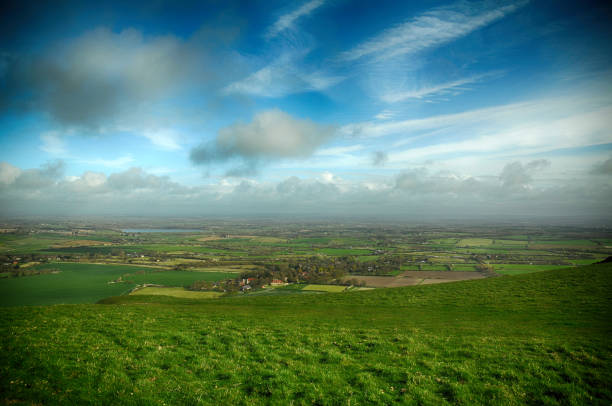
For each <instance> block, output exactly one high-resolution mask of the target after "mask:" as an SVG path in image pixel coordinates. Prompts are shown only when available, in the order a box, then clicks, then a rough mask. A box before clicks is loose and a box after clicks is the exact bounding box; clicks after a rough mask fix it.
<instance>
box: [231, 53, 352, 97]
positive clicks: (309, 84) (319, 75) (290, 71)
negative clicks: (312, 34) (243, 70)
mask: <svg viewBox="0 0 612 406" xmlns="http://www.w3.org/2000/svg"><path fill="white" fill-rule="evenodd" d="M343 79H344V78H343V77H341V76H333V75H327V74H326V73H324V72H322V71H315V72H305V71H303V70H302V69H300V68H298V67H297V65H295V64H294V63H292V62H291V61H288V60H286V58H284V62H275V63H273V64H270V65H267V66H265V67H263V68H261V69H259V70H258V71H256V72H254V73H252V74H250V75H249V76H247V77H246V78H244V79H242V80H239V81H236V82H233V83H230V84H229V85H227V86H226V87H225V88H224V89H223V93H224V94H245V95H251V96H260V97H271V98H272V97H283V96H286V95H288V94H294V93H301V92H308V91H322V90H325V89H327V88H329V87H331V86H333V85H335V84H337V83H339V82H340V81H342V80H343Z"/></svg>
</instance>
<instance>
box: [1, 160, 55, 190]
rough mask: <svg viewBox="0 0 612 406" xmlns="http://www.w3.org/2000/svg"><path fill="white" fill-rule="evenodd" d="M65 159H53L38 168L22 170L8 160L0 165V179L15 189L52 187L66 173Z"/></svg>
mask: <svg viewBox="0 0 612 406" xmlns="http://www.w3.org/2000/svg"><path fill="white" fill-rule="evenodd" d="M64 169H65V164H64V162H63V161H59V160H58V161H51V162H47V163H46V164H44V165H42V166H41V167H40V168H37V169H26V170H23V171H22V170H20V169H18V168H16V167H14V166H12V165H10V164H7V163H6V162H3V163H2V165H1V166H0V179H1V181H2V183H3V184H4V185H5V186H8V185H10V186H11V187H13V188H15V189H24V190H40V189H45V188H47V187H52V186H53V185H54V183H55V182H57V181H58V180H59V179H61V177H62V176H63V174H64Z"/></svg>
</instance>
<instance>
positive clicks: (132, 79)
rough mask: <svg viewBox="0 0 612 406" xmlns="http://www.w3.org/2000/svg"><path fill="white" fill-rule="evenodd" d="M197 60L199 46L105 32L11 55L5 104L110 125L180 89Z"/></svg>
mask: <svg viewBox="0 0 612 406" xmlns="http://www.w3.org/2000/svg"><path fill="white" fill-rule="evenodd" d="M197 58H198V53H197V52H196V50H195V48H194V47H193V46H191V45H190V44H189V43H186V42H184V41H182V40H180V39H178V38H176V37H173V36H158V37H151V38H145V37H144V36H143V35H142V34H141V33H140V32H139V31H137V30H133V29H128V30H124V31H122V32H120V33H114V32H112V31H110V30H108V29H105V28H99V29H96V30H93V31H90V32H87V33H85V34H84V35H82V36H81V37H78V38H76V39H73V40H71V41H67V42H65V43H58V44H56V45H54V46H51V47H49V48H48V49H46V50H45V51H44V52H43V53H39V54H34V55H28V56H26V55H18V56H13V57H11V58H10V59H9V60H8V62H6V63H5V65H6V68H5V77H6V83H7V85H8V88H7V91H6V92H5V96H4V97H3V101H4V103H3V104H4V105H5V106H7V105H13V106H19V107H24V108H29V109H34V110H38V111H43V112H46V113H48V114H49V115H50V116H51V117H53V118H54V119H55V120H56V121H58V122H59V123H62V124H64V125H69V126H81V127H90V128H99V127H101V126H108V125H109V122H110V123H112V122H113V119H116V118H117V116H119V115H121V114H124V113H126V112H129V111H133V110H134V109H136V108H138V107H139V106H140V105H141V104H144V103H151V102H155V101H158V100H160V99H161V98H163V97H168V96H169V95H171V94H172V92H173V91H176V90H178V88H179V87H180V86H181V85H183V84H184V83H185V80H186V79H187V78H193V77H195V72H194V71H192V69H193V68H194V67H195V66H196V65H197V64H196V62H197V61H196V59H197ZM199 73H200V74H201V72H199Z"/></svg>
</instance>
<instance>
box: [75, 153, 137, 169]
mask: <svg viewBox="0 0 612 406" xmlns="http://www.w3.org/2000/svg"><path fill="white" fill-rule="evenodd" d="M80 162H82V163H85V164H89V165H101V166H105V167H107V168H115V169H117V168H126V167H128V166H129V165H130V164H132V163H133V162H134V158H133V157H132V156H131V155H124V156H120V157H118V158H115V159H102V158H96V159H89V160H80Z"/></svg>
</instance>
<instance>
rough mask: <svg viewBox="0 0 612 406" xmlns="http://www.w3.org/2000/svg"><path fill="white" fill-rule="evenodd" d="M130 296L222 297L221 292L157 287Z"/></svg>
mask: <svg viewBox="0 0 612 406" xmlns="http://www.w3.org/2000/svg"><path fill="white" fill-rule="evenodd" d="M130 295H160V296H172V297H183V298H188V299H213V298H216V297H219V296H221V295H223V293H221V292H197V291H191V290H186V289H185V288H158V287H153V286H152V287H146V288H142V289H138V290H135V291H134V292H132V293H130Z"/></svg>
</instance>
